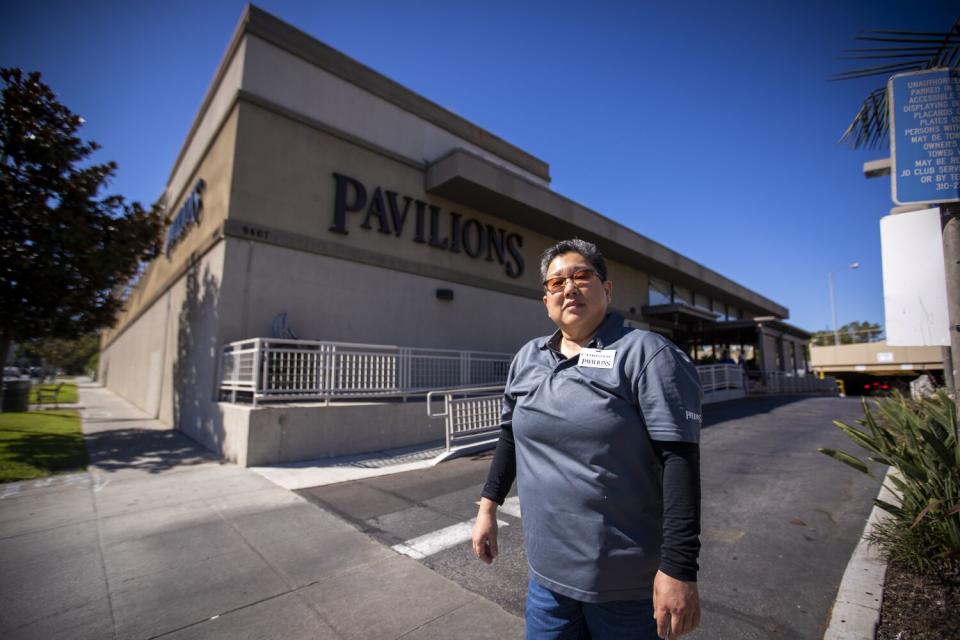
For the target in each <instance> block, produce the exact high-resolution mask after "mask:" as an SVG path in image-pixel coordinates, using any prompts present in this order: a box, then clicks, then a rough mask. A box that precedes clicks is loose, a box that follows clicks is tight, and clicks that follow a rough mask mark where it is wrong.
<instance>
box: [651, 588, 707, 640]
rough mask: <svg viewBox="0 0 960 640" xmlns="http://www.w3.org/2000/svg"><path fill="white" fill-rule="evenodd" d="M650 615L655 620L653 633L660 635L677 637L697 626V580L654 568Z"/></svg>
mask: <svg viewBox="0 0 960 640" xmlns="http://www.w3.org/2000/svg"><path fill="white" fill-rule="evenodd" d="M653 617H654V618H656V619H657V635H658V636H660V637H661V638H666V637H670V638H678V637H680V636H682V635H683V634H685V633H690V632H691V631H693V630H694V629H696V628H697V627H698V626H699V625H700V593H699V591H697V583H696V582H685V581H683V580H677V579H676V578H671V577H670V576H668V575H667V574H665V573H664V572H662V571H657V577H656V578H654V580H653ZM668 632H669V634H670V635H669V636H667V633H668Z"/></svg>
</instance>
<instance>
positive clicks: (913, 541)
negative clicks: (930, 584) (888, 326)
mask: <svg viewBox="0 0 960 640" xmlns="http://www.w3.org/2000/svg"><path fill="white" fill-rule="evenodd" d="M875 410H876V412H877V413H876V415H874V413H873V411H871V409H870V407H869V406H868V405H867V401H866V400H864V401H863V413H864V418H863V419H862V420H857V423H858V424H859V425H860V426H861V427H864V428H861V429H858V428H856V427H853V426H850V425H848V424H846V423H844V422H841V421H839V420H834V424H835V425H836V426H837V427H838V428H840V430H842V431H843V432H844V433H845V434H847V436H848V437H849V438H850V439H851V440H853V442H855V443H856V444H858V445H859V446H861V447H863V448H864V449H866V450H867V451H869V452H870V453H871V454H873V455H870V456H868V459H869V460H872V461H874V462H878V463H880V464H885V465H889V466H892V467H894V468H895V469H896V473H893V474H890V475H889V476H888V478H889V480H890V482H891V483H892V484H893V487H888V488H890V489H891V490H892V491H893V492H894V493H895V494H897V495H899V496H900V504H899V505H896V504H891V503H889V502H886V501H884V500H879V499H877V500H875V501H874V504H876V505H877V506H878V507H879V508H881V509H883V510H884V511H886V512H887V513H889V514H890V515H891V516H892V517H891V518H890V519H888V520H887V521H885V522H883V523H881V524H880V525H879V526H877V527H876V528H875V529H874V532H873V534H872V535H871V537H870V540H871V542H874V543H876V544H878V545H879V547H880V548H881V550H882V551H883V552H884V553H885V554H886V555H887V557H888V558H890V559H891V560H894V561H898V562H901V563H903V564H905V565H906V566H907V567H908V568H910V569H912V570H913V571H915V572H917V573H926V572H928V571H930V570H931V569H935V568H944V567H948V566H950V567H953V568H956V566H957V564H960V447H958V444H957V412H956V411H957V410H956V405H955V404H954V401H953V400H951V399H950V396H948V395H947V394H946V392H945V391H943V390H941V391H938V392H937V393H936V394H935V395H933V396H931V397H929V398H925V399H923V400H919V401H914V400H910V399H908V398H905V397H903V396H902V395H899V394H897V395H895V396H893V397H890V398H881V399H878V400H876V408H875ZM820 451H821V452H822V453H824V454H826V455H828V456H830V457H832V458H834V459H836V460H839V461H840V462H843V463H844V464H847V465H849V466H851V467H853V468H854V469H857V470H858V471H861V472H863V473H866V474H870V470H869V468H868V467H867V465H866V463H865V462H863V461H862V460H860V459H859V458H857V457H855V456H852V455H850V454H848V453H844V452H842V451H835V450H833V449H820Z"/></svg>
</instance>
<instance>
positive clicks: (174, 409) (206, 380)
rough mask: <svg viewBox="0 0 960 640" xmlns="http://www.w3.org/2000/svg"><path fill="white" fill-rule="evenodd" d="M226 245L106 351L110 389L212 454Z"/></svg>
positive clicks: (217, 433) (220, 431)
mask: <svg viewBox="0 0 960 640" xmlns="http://www.w3.org/2000/svg"><path fill="white" fill-rule="evenodd" d="M224 249H225V245H224V243H223V242H221V243H219V244H218V245H216V246H215V247H213V249H212V250H210V251H209V252H208V253H207V254H206V255H205V256H204V257H203V258H202V259H201V260H199V261H198V262H197V264H196V265H195V266H194V267H193V268H191V269H190V270H188V272H187V273H186V275H185V276H184V277H182V278H181V279H180V280H179V281H178V282H177V283H175V284H174V286H172V287H171V288H170V289H168V290H167V292H166V293H165V294H164V295H163V296H162V297H161V298H159V299H158V300H157V301H156V302H155V303H154V304H153V305H152V306H151V307H150V308H149V309H147V310H146V312H145V313H143V314H142V315H141V316H140V317H139V318H138V319H137V321H136V322H134V323H133V324H132V325H131V326H130V327H129V329H128V330H127V331H124V332H123V333H122V334H121V335H120V336H119V337H118V338H117V339H116V340H115V341H114V342H113V343H112V344H111V345H110V346H109V347H107V348H106V349H105V350H104V351H103V353H102V354H101V359H100V360H101V363H100V380H102V381H103V383H104V384H105V385H106V386H107V388H109V389H111V390H112V391H114V392H116V393H117V394H118V395H120V396H121V397H123V398H124V399H126V400H128V401H129V402H131V403H132V404H134V405H136V406H137V407H139V408H140V409H143V410H144V411H147V412H148V413H150V414H151V415H153V416H155V417H156V418H158V419H159V420H161V421H162V422H164V423H166V424H170V425H174V426H176V427H177V428H178V429H181V430H182V431H184V433H186V434H187V435H189V436H190V437H191V438H193V439H195V440H197V441H198V442H200V443H201V444H203V445H204V446H206V447H208V448H210V449H211V450H213V451H220V450H221V448H222V446H223V443H224V438H225V432H224V428H223V425H222V422H221V420H220V416H219V412H218V411H217V410H216V405H215V403H214V402H213V400H214V398H215V393H216V387H217V384H216V370H217V365H218V357H217V354H218V353H219V350H218V348H217V347H218V344H220V341H221V339H220V335H219V332H220V317H221V306H220V299H221V293H220V289H221V282H222V274H223V262H224V255H225V250H224Z"/></svg>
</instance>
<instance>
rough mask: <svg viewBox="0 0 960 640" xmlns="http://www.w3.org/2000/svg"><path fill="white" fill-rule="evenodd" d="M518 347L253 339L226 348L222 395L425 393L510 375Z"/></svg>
mask: <svg viewBox="0 0 960 640" xmlns="http://www.w3.org/2000/svg"><path fill="white" fill-rule="evenodd" d="M512 358H513V354H509V353H493V352H483V351H456V350H452V349H421V348H414V347H397V346H392V345H373V344H358V343H349V342H325V341H316V340H286V339H273V338H252V339H250V340H240V341H238V342H232V343H230V344H228V345H226V346H224V348H223V352H222V356H221V364H220V391H221V397H223V398H224V399H229V400H231V401H233V402H236V401H237V400H238V399H249V400H251V401H252V402H253V403H254V404H256V403H257V401H260V400H325V401H329V400H330V399H332V398H367V397H382V396H409V395H420V394H425V393H426V392H427V391H430V390H433V389H442V388H450V387H467V386H470V385H478V384H496V383H502V382H503V381H505V380H506V377H507V370H508V369H509V367H510V361H511V359H512Z"/></svg>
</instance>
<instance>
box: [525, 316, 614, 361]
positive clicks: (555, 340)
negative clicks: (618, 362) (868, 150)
mask: <svg viewBox="0 0 960 640" xmlns="http://www.w3.org/2000/svg"><path fill="white" fill-rule="evenodd" d="M622 328H623V316H622V315H620V314H619V313H617V312H616V311H611V312H610V313H608V314H607V317H606V318H604V319H603V322H601V323H600V327H599V328H598V329H597V332H596V333H594V334H593V337H592V338H591V339H590V342H588V343H587V347H588V348H590V349H603V348H604V347H606V346H607V345H609V344H610V343H612V342H616V341H617V339H619V338H620V330H621V329H622ZM561 337H562V334H561V333H560V329H557V330H556V331H554V332H553V334H552V335H550V337H548V338H547V339H546V340H544V341H543V342H542V343H540V350H541V351H543V350H545V349H553V350H554V351H559V350H560V339H561Z"/></svg>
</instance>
